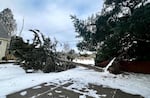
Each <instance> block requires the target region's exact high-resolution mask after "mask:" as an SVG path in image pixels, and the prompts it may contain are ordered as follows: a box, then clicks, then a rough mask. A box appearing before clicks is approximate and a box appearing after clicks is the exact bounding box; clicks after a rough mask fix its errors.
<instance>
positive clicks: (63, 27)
mask: <svg viewBox="0 0 150 98" xmlns="http://www.w3.org/2000/svg"><path fill="white" fill-rule="evenodd" d="M0 1H1V2H2V3H1V4H0V10H2V9H4V8H7V7H8V8H11V9H12V11H13V13H14V16H15V19H16V21H17V25H18V31H17V32H19V30H20V28H21V26H22V20H23V17H24V21H25V23H24V31H23V32H22V36H23V37H24V38H25V39H32V37H33V35H32V33H31V32H29V31H28V29H35V28H36V29H39V30H40V31H41V32H43V33H44V34H45V35H46V36H49V37H52V38H53V37H55V38H56V39H57V40H58V41H60V42H70V45H71V47H73V48H75V44H76V42H77V41H76V42H73V40H77V39H75V35H76V33H75V32H74V31H75V30H74V27H73V23H72V22H71V19H70V17H69V15H71V14H75V15H77V16H78V17H79V18H86V17H88V16H90V15H91V14H93V13H96V12H98V11H100V9H101V8H102V0H94V1H93V0H53V1H52V0H13V1H12V0H4V1H2V0H0ZM72 42H73V43H72Z"/></svg>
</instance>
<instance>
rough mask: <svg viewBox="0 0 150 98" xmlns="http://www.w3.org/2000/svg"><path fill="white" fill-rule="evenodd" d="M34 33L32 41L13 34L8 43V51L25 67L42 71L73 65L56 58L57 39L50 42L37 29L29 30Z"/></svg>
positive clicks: (62, 68) (52, 70)
mask: <svg viewBox="0 0 150 98" xmlns="http://www.w3.org/2000/svg"><path fill="white" fill-rule="evenodd" d="M29 31H31V32H33V33H34V39H33V42H29V40H28V41H27V42H25V41H24V40H23V39H22V37H19V36H13V37H12V39H11V44H10V52H11V53H12V54H13V55H14V56H15V57H16V58H17V59H18V60H19V62H20V65H21V66H22V67H23V68H24V69H25V70H28V69H33V70H42V71H43V72H46V73H48V72H54V71H55V72H58V71H63V70H67V69H69V68H73V67H75V66H73V65H68V64H65V62H63V63H62V62H61V61H60V60H58V59H56V58H58V57H59V55H58V53H57V52H56V45H57V41H55V42H52V41H51V39H50V38H46V37H45V36H44V35H43V34H42V33H40V31H39V30H29Z"/></svg>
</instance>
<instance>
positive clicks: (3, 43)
mask: <svg viewBox="0 0 150 98" xmlns="http://www.w3.org/2000/svg"><path fill="white" fill-rule="evenodd" d="M7 44H8V41H7V40H3V39H0V60H1V59H2V57H4V56H5V53H6V48H7Z"/></svg>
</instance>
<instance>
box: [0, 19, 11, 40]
mask: <svg viewBox="0 0 150 98" xmlns="http://www.w3.org/2000/svg"><path fill="white" fill-rule="evenodd" d="M0 38H5V39H8V38H10V36H9V35H8V31H7V29H6V28H5V27H4V25H3V24H2V23H1V22H0Z"/></svg>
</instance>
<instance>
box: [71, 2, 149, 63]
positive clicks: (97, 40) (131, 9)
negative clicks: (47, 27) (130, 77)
mask: <svg viewBox="0 0 150 98" xmlns="http://www.w3.org/2000/svg"><path fill="white" fill-rule="evenodd" d="M93 16H94V17H93ZM71 19H72V20H73V23H74V27H75V31H76V32H77V33H78V36H77V37H82V38H83V40H82V42H80V43H78V44H77V47H78V48H79V49H80V50H89V51H96V52H97V55H96V62H101V61H104V60H110V59H112V58H113V57H117V60H126V61H131V60H138V61H149V60H150V52H149V50H150V30H149V29H150V3H149V2H148V1H147V0H105V1H104V7H103V9H102V11H101V13H100V14H96V15H92V16H91V17H89V18H88V19H86V20H80V19H78V18H77V17H76V16H71Z"/></svg>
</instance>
